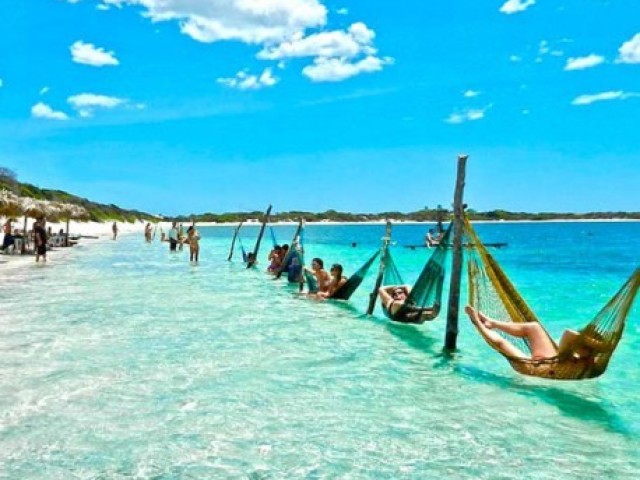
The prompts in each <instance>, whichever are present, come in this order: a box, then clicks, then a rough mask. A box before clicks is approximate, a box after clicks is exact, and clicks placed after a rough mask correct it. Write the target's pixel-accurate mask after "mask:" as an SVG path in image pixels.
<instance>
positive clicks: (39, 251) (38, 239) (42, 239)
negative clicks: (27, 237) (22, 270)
mask: <svg viewBox="0 0 640 480" xmlns="http://www.w3.org/2000/svg"><path fill="white" fill-rule="evenodd" d="M44 223H45V222H44V218H39V219H38V220H36V222H35V223H34V225H33V238H34V242H35V247H36V263H38V262H39V261H40V257H42V261H43V262H46V261H47V231H46V230H45V228H44Z"/></svg>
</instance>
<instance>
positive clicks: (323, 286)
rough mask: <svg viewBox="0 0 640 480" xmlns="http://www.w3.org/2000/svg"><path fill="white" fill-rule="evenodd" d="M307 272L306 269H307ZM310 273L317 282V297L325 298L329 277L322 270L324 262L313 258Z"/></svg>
mask: <svg viewBox="0 0 640 480" xmlns="http://www.w3.org/2000/svg"><path fill="white" fill-rule="evenodd" d="M307 270H308V269H307ZM310 271H311V273H313V275H314V276H315V277H316V281H317V282H318V292H317V293H318V295H324V296H327V295H328V294H329V285H330V284H331V276H330V275H329V273H328V272H327V271H326V270H325V269H324V262H323V261H322V259H320V258H314V259H313V260H312V261H311V270H310Z"/></svg>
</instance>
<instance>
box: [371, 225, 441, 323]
mask: <svg viewBox="0 0 640 480" xmlns="http://www.w3.org/2000/svg"><path fill="white" fill-rule="evenodd" d="M450 236H451V224H450V225H449V227H448V228H447V230H446V231H445V232H444V236H443V237H442V239H441V241H440V243H439V244H438V246H436V247H435V249H434V252H433V253H432V254H431V257H430V258H429V261H428V262H427V263H426V265H425V266H424V268H423V269H422V272H421V273H420V276H418V279H417V280H416V282H415V284H414V286H413V288H411V292H410V293H409V296H408V297H407V299H406V300H405V302H404V303H403V304H402V306H401V307H400V309H399V310H398V311H397V312H396V313H395V314H392V313H391V312H390V311H389V310H388V309H387V307H386V305H384V304H383V305H382V310H383V312H384V314H385V315H386V316H387V317H388V318H389V319H390V320H393V321H394V322H401V323H416V324H420V323H424V322H426V321H428V320H434V319H435V318H436V317H437V316H438V314H439V313H440V307H441V305H442V290H443V286H444V277H445V267H444V264H445V261H446V259H447V253H448V244H449V238H450ZM381 262H382V264H383V266H384V277H383V281H382V285H383V286H385V285H404V284H405V282H403V281H402V277H401V276H400V272H399V271H398V268H397V267H396V264H395V263H394V261H393V258H392V256H391V252H390V251H389V249H388V248H385V249H384V252H383V255H382V260H381Z"/></svg>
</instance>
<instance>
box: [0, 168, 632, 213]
mask: <svg viewBox="0 0 640 480" xmlns="http://www.w3.org/2000/svg"><path fill="white" fill-rule="evenodd" d="M0 189H7V190H10V191H12V192H14V193H16V194H18V195H20V196H23V197H32V198H36V199H40V200H52V201H57V202H64V203H74V204H76V205H81V206H83V207H84V208H86V209H87V211H88V212H89V216H90V219H91V220H92V221H95V222H105V221H109V220H111V221H114V220H115V221H121V222H133V221H135V220H136V219H141V220H148V221H151V222H155V221H157V220H158V217H156V216H155V215H151V214H149V213H145V212H140V211H138V210H125V209H123V208H120V207H118V206H117V205H105V204H102V203H96V202H92V201H90V200H87V199H86V198H81V197H77V196H75V195H72V194H70V193H67V192H63V191H62V190H47V189H41V188H38V187H36V186H34V185H30V184H28V183H20V182H18V181H17V179H16V175H15V173H13V172H12V171H11V170H9V169H7V168H4V167H0ZM467 214H468V216H469V218H470V219H471V220H494V221H496V220H498V221H499V220H582V219H588V220H610V219H628V220H630V219H632V220H640V212H591V213H582V214H578V213H551V212H543V213H526V212H507V211H506V210H491V211H488V212H477V211H475V210H473V209H468V210H467ZM262 215H263V211H262V210H256V211H253V212H236V213H203V214H191V215H181V216H178V217H175V218H170V217H167V218H165V219H164V220H176V221H178V222H184V223H186V222H191V221H192V220H195V221H196V222H217V223H224V222H231V223H237V222H240V221H246V220H249V219H261V218H262ZM452 215H453V212H452V211H451V210H448V209H446V208H442V206H440V205H438V206H437V207H436V208H428V207H424V208H423V209H421V210H417V211H415V212H408V213H403V212H397V211H389V212H381V213H348V212H339V211H336V210H327V211H326V212H321V213H313V212H302V211H297V210H294V211H290V212H280V213H275V214H272V215H271V221H273V222H278V221H297V220H298V219H299V218H300V217H303V218H304V219H305V220H306V221H308V222H322V221H331V222H367V221H383V220H385V219H387V218H391V219H394V220H398V221H405V222H436V221H438V218H441V219H442V221H443V222H447V221H448V220H449V219H450V218H451V217H452Z"/></svg>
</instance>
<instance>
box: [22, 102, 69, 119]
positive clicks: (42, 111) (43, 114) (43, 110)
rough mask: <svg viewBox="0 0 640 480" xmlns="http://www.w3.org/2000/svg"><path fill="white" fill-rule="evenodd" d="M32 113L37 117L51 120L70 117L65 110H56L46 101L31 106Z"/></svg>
mask: <svg viewBox="0 0 640 480" xmlns="http://www.w3.org/2000/svg"><path fill="white" fill-rule="evenodd" d="M31 115H32V116H33V117H35V118H47V119H50V120H67V119H68V118H69V117H68V116H67V114H66V113H64V112H56V111H55V110H53V109H52V108H51V107H50V106H49V105H47V104H46V103H42V102H38V103H36V104H35V105H34V106H33V107H31Z"/></svg>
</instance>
